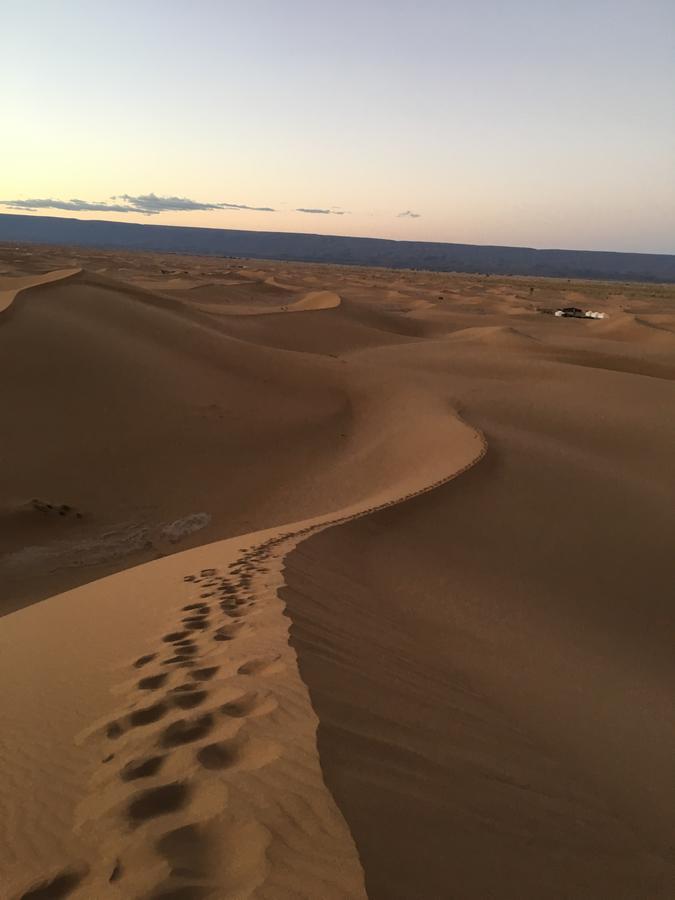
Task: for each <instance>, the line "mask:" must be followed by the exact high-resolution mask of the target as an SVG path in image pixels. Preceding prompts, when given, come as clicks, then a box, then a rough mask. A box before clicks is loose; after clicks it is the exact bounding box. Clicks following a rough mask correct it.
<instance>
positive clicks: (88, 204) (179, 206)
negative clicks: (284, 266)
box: [0, 194, 274, 216]
mask: <svg viewBox="0 0 675 900" xmlns="http://www.w3.org/2000/svg"><path fill="white" fill-rule="evenodd" d="M110 199H111V200H116V201H120V200H124V201H125V202H124V203H119V202H117V203H109V202H108V201H96V202H92V201H89V200H77V199H72V200H54V199H52V198H48V199H46V198H41V199H36V198H31V199H28V200H0V206H7V207H9V208H10V209H18V210H28V211H30V212H36V211H37V210H39V209H61V210H65V211H67V212H118V213H141V215H144V216H157V215H159V213H163V212H194V211H195V210H201V211H203V210H215V209H234V210H240V209H244V210H251V211H252V212H274V210H273V209H272V207H271V206H249V205H248V204H246V203H225V202H220V201H218V202H213V203H211V202H206V203H202V202H201V201H198V200H190V199H189V198H188V197H158V196H157V195H156V194H140V195H139V196H136V197H134V196H132V195H131V194H119V195H117V196H114V197H111V198H110Z"/></svg>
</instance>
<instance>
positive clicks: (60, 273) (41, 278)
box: [0, 268, 82, 313]
mask: <svg viewBox="0 0 675 900" xmlns="http://www.w3.org/2000/svg"><path fill="white" fill-rule="evenodd" d="M81 271H82V269H80V268H73V269H56V270H55V271H53V272H46V273H45V274H44V275H26V276H24V277H13V276H0V313H2V312H4V311H5V310H6V309H9V307H10V306H11V305H12V303H13V302H14V300H15V299H16V296H17V294H19V293H21V291H28V290H30V289H31V288H34V287H39V286H40V285H43V284H52V283H53V282H54V281H62V280H64V279H66V278H72V277H73V275H78V274H79V273H80V272H81Z"/></svg>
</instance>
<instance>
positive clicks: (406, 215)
mask: <svg viewBox="0 0 675 900" xmlns="http://www.w3.org/2000/svg"><path fill="white" fill-rule="evenodd" d="M396 218H397V219H419V218H421V213H415V212H413V211H412V210H410V209H406V211H405V212H400V213H399V214H398V215H397V216H396Z"/></svg>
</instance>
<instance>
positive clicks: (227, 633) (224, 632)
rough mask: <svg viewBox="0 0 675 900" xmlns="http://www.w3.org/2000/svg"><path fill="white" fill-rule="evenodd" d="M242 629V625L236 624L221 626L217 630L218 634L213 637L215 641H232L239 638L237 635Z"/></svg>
mask: <svg viewBox="0 0 675 900" xmlns="http://www.w3.org/2000/svg"><path fill="white" fill-rule="evenodd" d="M241 628H242V624H241V623H236V622H235V623H233V624H232V625H221V626H220V628H218V629H216V633H215V634H214V635H213V640H214V641H232V640H234V639H235V638H236V637H237V635H238V634H239V632H240V631H241Z"/></svg>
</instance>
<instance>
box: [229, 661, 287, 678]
mask: <svg viewBox="0 0 675 900" xmlns="http://www.w3.org/2000/svg"><path fill="white" fill-rule="evenodd" d="M282 669H283V663H280V662H279V659H278V657H264V656H261V657H259V658H258V659H250V660H249V661H248V662H245V663H243V664H242V665H241V666H239V668H238V669H237V674H238V675H263V674H269V675H272V674H274V673H276V672H281V670H282Z"/></svg>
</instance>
